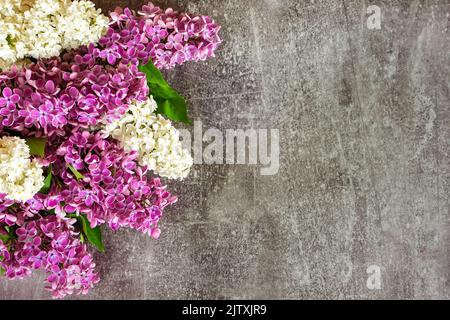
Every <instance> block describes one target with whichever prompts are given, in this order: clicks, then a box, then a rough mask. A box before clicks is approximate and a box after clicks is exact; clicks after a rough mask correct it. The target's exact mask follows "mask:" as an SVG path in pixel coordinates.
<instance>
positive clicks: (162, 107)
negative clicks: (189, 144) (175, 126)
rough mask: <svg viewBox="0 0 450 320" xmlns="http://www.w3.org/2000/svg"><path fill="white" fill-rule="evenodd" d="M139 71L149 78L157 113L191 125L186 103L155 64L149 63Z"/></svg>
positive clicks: (148, 82) (140, 67)
mask: <svg viewBox="0 0 450 320" xmlns="http://www.w3.org/2000/svg"><path fill="white" fill-rule="evenodd" d="M139 70H140V71H141V72H143V73H145V75H146V76H147V84H148V87H149V88H150V94H151V95H152V96H153V99H155V101H156V104H157V105H158V108H157V109H156V113H159V114H162V115H164V116H166V117H167V118H168V119H170V120H173V121H180V122H184V123H188V124H190V123H191V120H190V119H189V117H188V114H187V106H186V101H185V100H184V98H183V97H182V96H180V95H179V94H178V92H176V91H175V90H174V89H173V88H172V87H171V86H170V85H169V84H168V83H167V82H166V80H164V77H163V75H162V73H161V72H160V71H159V70H158V68H156V67H155V65H154V64H153V62H152V61H149V62H148V63H147V64H146V65H145V66H139Z"/></svg>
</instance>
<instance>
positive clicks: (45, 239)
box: [0, 214, 99, 298]
mask: <svg viewBox="0 0 450 320" xmlns="http://www.w3.org/2000/svg"><path fill="white" fill-rule="evenodd" d="M74 222H75V219H69V218H65V219H60V218H58V217H57V216H55V215H48V216H42V215H39V214H38V215H35V216H33V218H32V219H30V220H29V221H26V222H24V223H23V224H21V225H20V226H15V227H14V230H15V232H14V233H15V235H14V237H12V238H11V240H9V241H7V243H3V242H2V241H1V240H0V257H2V259H1V261H0V267H1V268H2V269H3V270H4V271H5V276H6V277H7V278H9V279H16V278H24V277H26V276H29V275H30V274H31V273H32V271H33V270H36V269H44V270H45V271H46V272H47V278H46V281H45V282H46V288H47V289H48V290H50V291H51V292H52V295H53V297H55V298H63V297H65V296H67V295H69V294H86V293H87V292H88V291H89V290H90V289H91V288H92V287H93V286H94V284H96V283H97V282H98V281H99V277H98V275H97V273H96V272H95V270H94V268H95V263H94V262H93V260H92V256H91V255H90V254H89V253H88V252H87V247H86V245H85V244H82V243H81V242H80V240H79V239H78V232H76V230H75V228H74V225H73V224H74ZM0 229H1V227H0Z"/></svg>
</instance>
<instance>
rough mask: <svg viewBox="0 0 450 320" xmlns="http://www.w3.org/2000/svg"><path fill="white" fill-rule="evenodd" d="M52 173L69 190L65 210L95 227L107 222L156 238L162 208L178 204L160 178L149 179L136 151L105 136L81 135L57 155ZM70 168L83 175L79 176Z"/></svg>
mask: <svg viewBox="0 0 450 320" xmlns="http://www.w3.org/2000/svg"><path fill="white" fill-rule="evenodd" d="M56 154H57V156H59V158H58V160H57V161H56V162H55V163H54V164H53V167H54V172H55V174H56V175H57V176H59V177H61V179H62V182H63V184H64V185H65V186H66V187H65V188H64V189H63V190H56V194H58V195H61V197H62V198H63V199H64V206H63V207H62V208H60V210H61V211H64V212H67V213H76V214H85V215H86V216H87V218H88V220H89V221H90V223H91V227H93V228H94V227H96V226H97V225H100V224H103V223H107V224H108V225H109V227H110V228H111V229H113V230H117V229H119V228H120V227H130V228H133V229H136V230H138V231H141V232H143V233H147V234H148V235H150V236H152V237H153V238H158V237H159V234H160V229H159V228H158V221H159V219H160V218H161V216H162V212H163V209H164V208H165V207H166V206H168V205H170V204H172V203H174V202H175V201H176V200H177V198H176V197H174V196H172V195H171V194H170V193H169V192H168V191H167V190H166V187H165V186H162V185H161V182H160V180H159V178H148V177H147V168H146V167H141V166H139V165H138V164H137V161H136V159H137V156H138V154H137V153H136V152H130V153H126V152H124V150H123V149H122V148H120V147H118V145H117V142H116V141H115V140H111V139H109V138H105V136H104V134H102V133H101V132H97V133H91V132H88V131H83V132H77V133H75V134H73V135H72V136H71V137H70V138H69V139H68V140H67V141H65V142H64V143H62V144H61V145H60V147H59V148H58V149H57V151H56ZM68 165H70V166H72V167H73V168H74V169H75V170H77V171H78V172H79V174H81V175H82V177H83V178H80V177H78V178H77V177H76V176H75V175H74V173H73V171H72V170H71V169H70V168H68Z"/></svg>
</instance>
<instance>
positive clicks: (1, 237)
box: [0, 234, 10, 244]
mask: <svg viewBox="0 0 450 320" xmlns="http://www.w3.org/2000/svg"><path fill="white" fill-rule="evenodd" d="M9 238H10V236H9V235H8V234H0V240H2V242H3V244H5V243H7V242H8V240H9Z"/></svg>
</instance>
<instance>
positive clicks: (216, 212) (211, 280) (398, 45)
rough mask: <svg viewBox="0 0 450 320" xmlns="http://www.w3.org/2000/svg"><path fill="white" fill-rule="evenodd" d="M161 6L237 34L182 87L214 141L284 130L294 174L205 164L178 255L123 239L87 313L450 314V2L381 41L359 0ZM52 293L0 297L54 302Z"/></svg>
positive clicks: (285, 162) (168, 247)
mask: <svg viewBox="0 0 450 320" xmlns="http://www.w3.org/2000/svg"><path fill="white" fill-rule="evenodd" d="M96 3H97V4H98V5H99V6H101V7H102V8H103V9H104V10H110V9H112V8H113V7H114V6H115V5H121V6H125V5H129V6H130V7H132V8H134V9H137V8H138V7H139V6H140V5H141V4H142V3H143V1H110V0H108V1H107V0H104V1H102V0H98V1H96ZM157 3H158V4H160V5H163V6H169V5H170V6H173V7H175V8H176V9H179V10H183V11H189V12H194V13H202V14H208V15H211V16H213V17H214V18H215V19H216V20H217V21H218V22H219V23H220V24H221V25H223V29H222V36H223V38H224V43H223V45H222V47H221V49H220V50H219V51H218V54H217V58H215V59H213V60H210V61H208V62H205V63H196V64H195V63H189V64H186V65H184V66H182V67H179V68H177V69H175V70H172V71H171V72H170V73H167V78H168V81H169V82H170V83H171V84H173V86H174V87H175V88H177V89H178V90H179V91H180V92H181V93H182V94H183V95H184V96H186V97H187V99H188V103H189V106H190V113H191V116H192V117H193V118H195V119H201V120H202V121H203V126H204V127H205V128H209V127H216V128H219V129H221V130H225V129H232V128H243V129H247V128H269V129H271V128H272V129H279V130H280V150H281V154H280V170H279V173H278V174H277V175H275V176H261V175H260V173H259V169H258V167H257V166H245V165H244V166H243V165H240V166H238V165H223V166H222V165H217V166H207V165H197V166H195V169H194V170H193V171H192V174H191V176H190V177H189V178H188V179H187V180H186V181H184V182H183V183H179V182H176V183H173V182H170V183H169V186H170V188H171V189H172V190H173V191H174V192H176V193H177V194H179V196H180V201H179V203H178V204H177V205H176V206H174V207H172V208H170V209H169V210H168V211H167V212H166V218H165V219H164V223H163V234H162V236H161V239H160V240H159V241H153V240H151V239H149V238H148V237H145V236H143V235H141V234H138V233H136V232H132V231H128V230H122V231H119V232H117V233H115V234H113V233H112V232H108V231H105V238H106V239H105V244H106V248H107V251H106V254H104V255H101V254H95V259H96V260H97V264H98V270H99V272H100V274H101V278H102V281H101V283H100V284H99V285H98V286H97V287H96V288H95V289H94V290H92V292H91V293H90V295H88V296H86V297H84V296H83V297H74V298H81V299H167V298H171V299H182V298H187V299H195V298H210V299H223V298H231V299H234V298H245V299H247V298H248V299H259V298H268V299H276V298H281V299H311V298H325V299H356V298H368V299H378V298H394V299H397V298H398V299H411V298H413V299H414V298H425V299H430V298H438V299H448V298H450V289H449V288H450V249H449V248H450V221H449V218H450V217H449V200H448V195H449V191H450V190H449V187H450V169H449V164H450V158H449V153H450V148H449V141H450V123H449V120H450V109H449V107H450V101H449V100H450V92H449V90H450V86H449V75H450V55H449V53H450V41H449V40H450V36H449V35H450V33H449V27H450V24H449V14H450V7H449V2H448V1H445V0H428V1H399V0H389V1H387V0H386V1H377V5H379V6H380V8H381V14H382V24H381V30H369V29H368V28H367V25H366V20H367V17H368V15H367V14H366V7H367V6H368V5H369V4H370V3H368V2H367V1H366V2H364V1H359V0H358V1H357V0H354V1H353V0H343V1H335V0H333V1H331V0H330V1H313V0H311V1H298V0H284V1H283V0H246V1H242V0H209V1H206V0H205V1H201V0H191V1H188V0H185V1H184V0H183V1H159V2H157ZM370 265H376V266H379V267H380V269H381V289H380V290H370V289H368V287H367V285H366V281H367V277H368V275H367V273H366V271H367V268H368V266H370ZM43 278H44V275H43V274H35V275H34V276H33V277H32V278H30V279H27V280H23V281H14V282H11V281H6V280H1V281H0V299H24V298H31V299H47V298H48V297H49V294H48V293H47V292H46V291H45V290H44V288H43V284H42V280H43Z"/></svg>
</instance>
